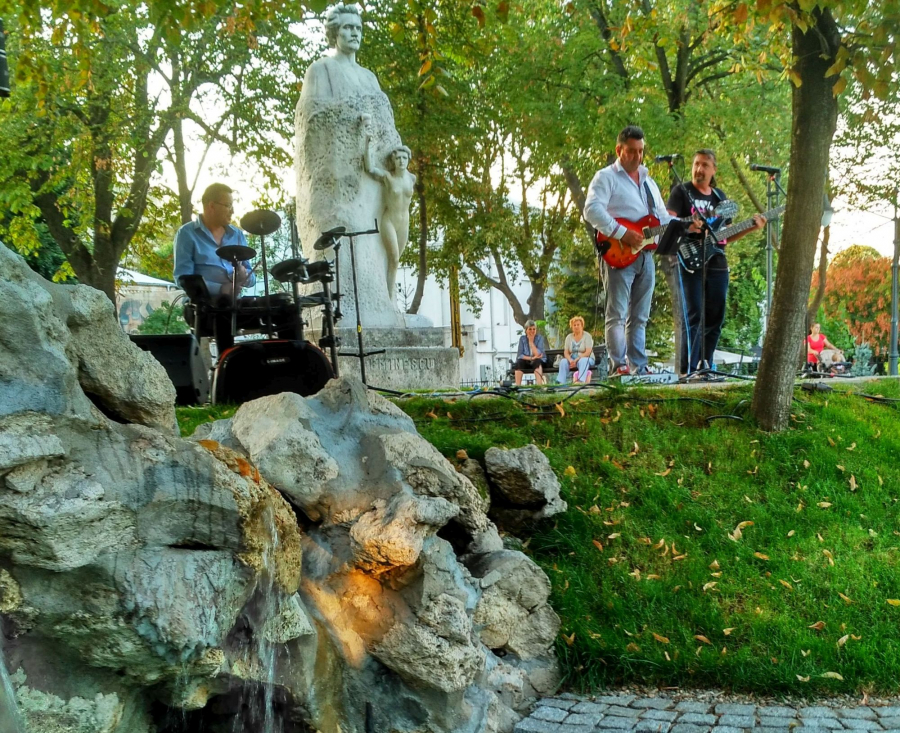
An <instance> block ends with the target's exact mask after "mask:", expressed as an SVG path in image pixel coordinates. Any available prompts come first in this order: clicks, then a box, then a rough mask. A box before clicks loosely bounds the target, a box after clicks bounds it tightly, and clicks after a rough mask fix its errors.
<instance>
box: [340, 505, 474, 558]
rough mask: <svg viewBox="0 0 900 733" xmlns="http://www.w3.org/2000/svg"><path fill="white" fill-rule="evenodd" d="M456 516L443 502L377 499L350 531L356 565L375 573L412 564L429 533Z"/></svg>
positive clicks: (453, 507) (456, 508)
mask: <svg viewBox="0 0 900 733" xmlns="http://www.w3.org/2000/svg"><path fill="white" fill-rule="evenodd" d="M458 513H459V507H457V506H455V505H453V504H452V503H450V502H449V501H447V500H446V499H441V498H435V499H431V498H426V497H411V496H405V495H403V494H398V495H396V496H395V497H394V498H393V499H391V501H390V502H389V503H387V502H385V501H384V500H381V499H379V500H376V501H375V507H374V509H372V511H369V512H366V513H365V514H363V515H362V516H360V517H359V519H358V520H357V521H356V522H355V523H354V524H353V527H352V528H351V529H350V540H351V542H352V547H353V553H354V557H355V563H356V565H357V566H358V567H361V568H364V569H366V570H369V571H372V572H374V573H376V574H378V573H380V572H385V571H388V570H393V569H396V568H402V567H406V566H408V565H412V564H413V563H414V562H415V561H416V560H417V559H418V557H419V553H421V551H422V544H423V542H424V540H425V537H426V536H428V534H430V533H433V532H434V531H436V530H437V529H438V528H440V527H442V526H443V525H445V524H446V523H447V522H448V521H450V519H452V518H453V517H455V516H456V515H457V514H458Z"/></svg>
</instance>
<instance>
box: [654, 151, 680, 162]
mask: <svg viewBox="0 0 900 733" xmlns="http://www.w3.org/2000/svg"><path fill="white" fill-rule="evenodd" d="M680 157H681V156H680V155H679V154H678V153H672V154H671V155H657V156H656V157H655V158H654V159H653V162H654V163H671V162H672V161H673V160H677V159H678V158H680Z"/></svg>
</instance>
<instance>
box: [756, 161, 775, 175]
mask: <svg viewBox="0 0 900 733" xmlns="http://www.w3.org/2000/svg"><path fill="white" fill-rule="evenodd" d="M750 170H752V171H762V172H763V173H771V174H772V175H773V176H778V175H781V168H774V167H773V166H770V165H759V164H758V163H751V164H750Z"/></svg>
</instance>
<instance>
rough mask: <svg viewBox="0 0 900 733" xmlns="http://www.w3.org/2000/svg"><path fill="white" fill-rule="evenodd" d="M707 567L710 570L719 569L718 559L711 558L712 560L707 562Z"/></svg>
mask: <svg viewBox="0 0 900 733" xmlns="http://www.w3.org/2000/svg"><path fill="white" fill-rule="evenodd" d="M709 569H710V570H718V569H719V561H718V560H713V561H712V562H711V563H710V564H709Z"/></svg>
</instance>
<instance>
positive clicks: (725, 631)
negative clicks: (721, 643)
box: [722, 626, 734, 636]
mask: <svg viewBox="0 0 900 733" xmlns="http://www.w3.org/2000/svg"><path fill="white" fill-rule="evenodd" d="M732 631H734V626H731V627H730V628H727V629H722V633H723V634H725V636H731V632H732Z"/></svg>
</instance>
